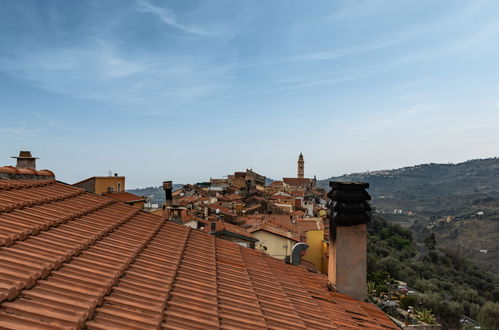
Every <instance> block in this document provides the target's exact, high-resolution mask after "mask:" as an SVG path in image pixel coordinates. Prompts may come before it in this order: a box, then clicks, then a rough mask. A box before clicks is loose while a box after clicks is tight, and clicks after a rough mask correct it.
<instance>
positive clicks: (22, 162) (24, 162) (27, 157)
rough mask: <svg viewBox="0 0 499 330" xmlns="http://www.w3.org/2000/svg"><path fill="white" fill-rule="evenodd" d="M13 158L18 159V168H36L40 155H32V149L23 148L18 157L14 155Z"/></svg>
mask: <svg viewBox="0 0 499 330" xmlns="http://www.w3.org/2000/svg"><path fill="white" fill-rule="evenodd" d="M11 158H15V159H17V164H16V167H17V168H31V169H34V170H36V160H37V159H38V157H33V156H31V151H27V150H26V151H24V150H21V151H19V156H18V157H15V156H12V157H11Z"/></svg>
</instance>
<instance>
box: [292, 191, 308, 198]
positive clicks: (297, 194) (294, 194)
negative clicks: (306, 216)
mask: <svg viewBox="0 0 499 330" xmlns="http://www.w3.org/2000/svg"><path fill="white" fill-rule="evenodd" d="M289 194H290V195H292V196H295V197H304V196H305V191H303V190H295V191H290V192H289Z"/></svg>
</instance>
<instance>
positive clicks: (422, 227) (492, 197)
mask: <svg viewBox="0 0 499 330" xmlns="http://www.w3.org/2000/svg"><path fill="white" fill-rule="evenodd" d="M329 181H364V182H369V183H370V189H369V193H370V194H371V196H372V198H373V199H372V203H373V205H374V206H375V207H376V209H377V210H378V212H380V213H382V214H383V216H384V217H385V218H386V219H388V220H390V221H392V222H396V223H399V224H401V225H402V226H404V227H410V228H411V229H412V230H413V232H414V235H415V238H416V239H418V240H420V241H421V240H422V239H423V238H424V237H426V236H428V235H429V233H432V232H434V233H435V234H436V240H437V244H439V245H440V246H442V247H445V248H448V249H450V250H452V251H455V252H456V253H457V254H458V255H460V256H462V257H466V258H469V259H470V260H472V261H473V262H475V263H477V264H479V265H482V266H485V267H487V268H489V269H491V270H494V271H495V272H499V158H489V159H475V160H470V161H467V162H463V163H459V164H425V165H418V166H413V167H404V168H401V169H395V170H386V171H376V172H367V173H356V174H348V175H343V176H340V177H333V178H330V179H327V180H321V181H319V182H318V184H319V185H320V186H322V187H327V186H328V182H329ZM480 250H481V252H480ZM485 250H487V252H486V253H485Z"/></svg>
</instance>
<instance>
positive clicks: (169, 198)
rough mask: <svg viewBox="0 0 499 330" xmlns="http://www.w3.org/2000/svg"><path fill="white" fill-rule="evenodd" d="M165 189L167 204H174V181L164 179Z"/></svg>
mask: <svg viewBox="0 0 499 330" xmlns="http://www.w3.org/2000/svg"><path fill="white" fill-rule="evenodd" d="M163 190H164V191H165V206H166V207H168V206H172V205H173V195H172V190H173V183H172V181H163Z"/></svg>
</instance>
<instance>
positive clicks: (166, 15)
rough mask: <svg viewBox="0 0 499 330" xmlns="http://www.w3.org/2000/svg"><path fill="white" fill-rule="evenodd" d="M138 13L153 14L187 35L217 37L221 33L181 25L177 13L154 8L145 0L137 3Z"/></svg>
mask: <svg viewBox="0 0 499 330" xmlns="http://www.w3.org/2000/svg"><path fill="white" fill-rule="evenodd" d="M137 11H139V12H143V13H148V14H153V15H155V16H156V17H158V18H159V19H160V20H161V21H162V22H163V23H165V24H167V25H169V26H171V27H173V28H175V29H177V30H180V31H183V32H186V33H192V34H197V35H215V34H219V33H220V32H219V31H212V30H207V29H201V28H199V27H195V26H188V25H185V24H181V23H179V22H178V20H177V18H176V15H175V13H174V12H173V11H172V10H171V9H169V8H166V7H158V6H154V5H153V4H151V3H149V2H147V1H145V0H138V1H137Z"/></svg>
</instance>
